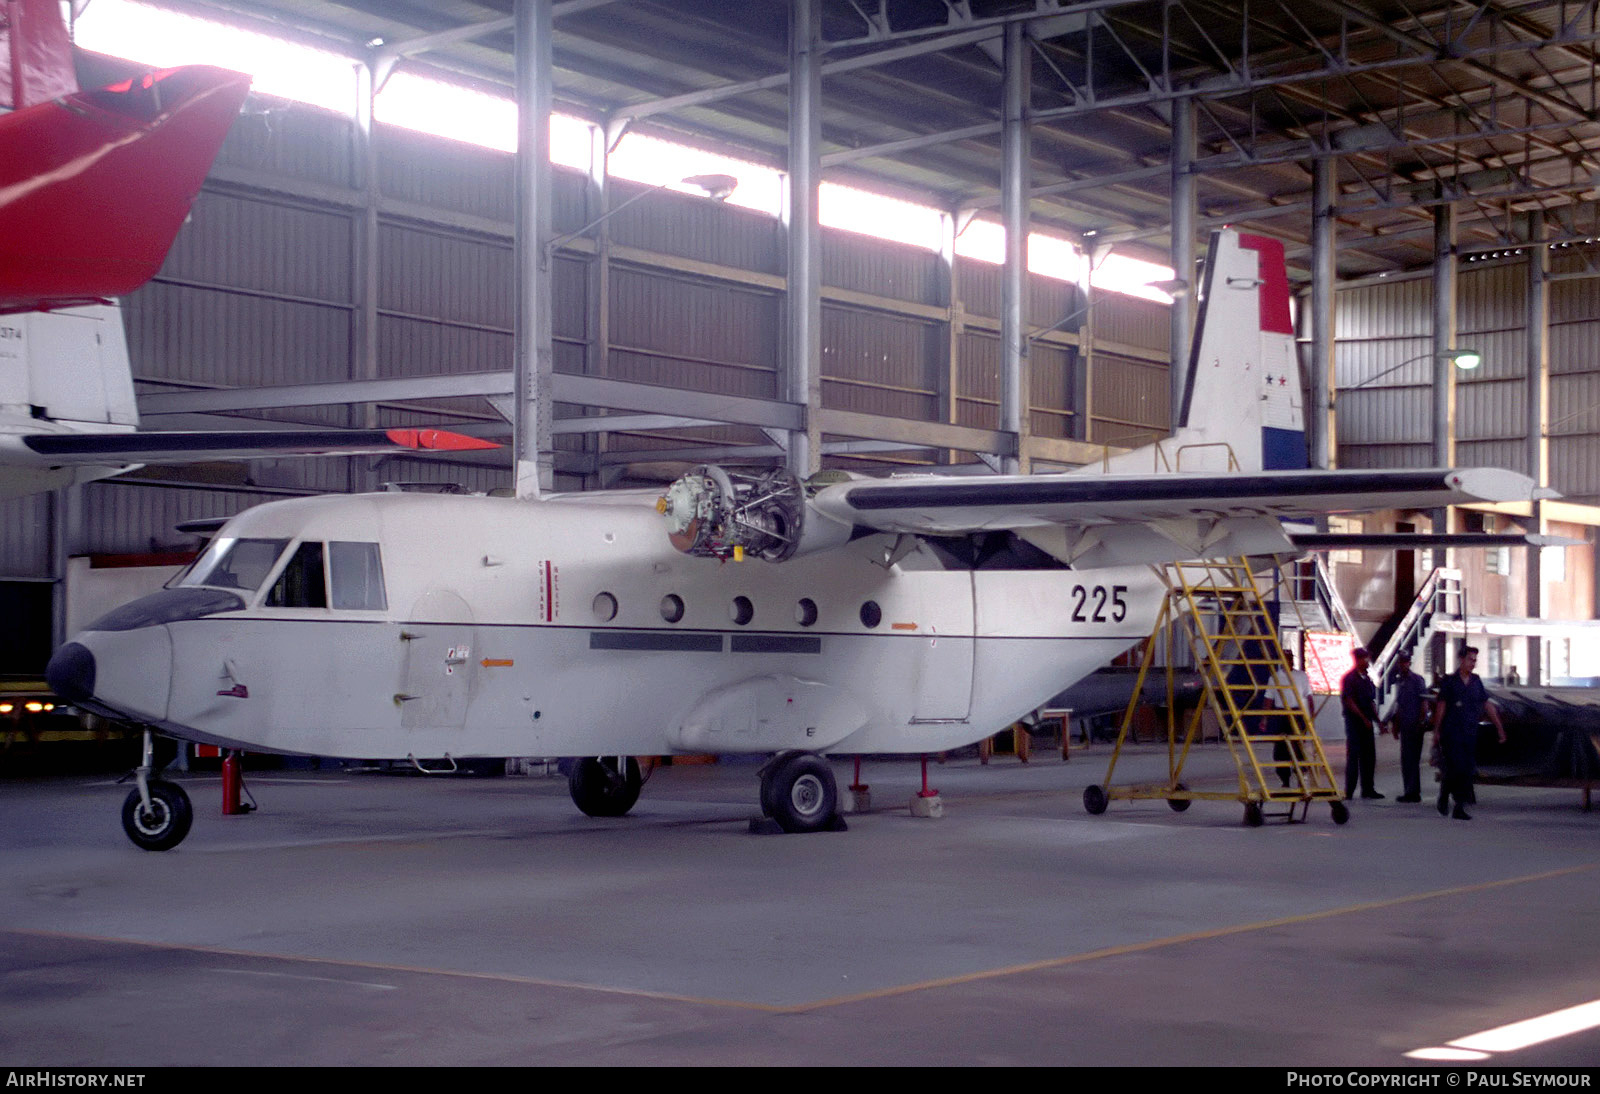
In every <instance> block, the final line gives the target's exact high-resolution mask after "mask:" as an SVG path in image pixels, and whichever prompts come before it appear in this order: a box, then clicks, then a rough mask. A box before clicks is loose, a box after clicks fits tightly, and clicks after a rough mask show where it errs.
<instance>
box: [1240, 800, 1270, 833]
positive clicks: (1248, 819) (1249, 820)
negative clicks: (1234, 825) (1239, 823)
mask: <svg viewBox="0 0 1600 1094" xmlns="http://www.w3.org/2000/svg"><path fill="white" fill-rule="evenodd" d="M1265 819H1266V818H1264V817H1263V816H1262V815H1261V805H1260V803H1258V802H1245V803H1244V823H1245V824H1246V825H1248V826H1249V827H1251V828H1260V827H1261V822H1262V821H1263V820H1265Z"/></svg>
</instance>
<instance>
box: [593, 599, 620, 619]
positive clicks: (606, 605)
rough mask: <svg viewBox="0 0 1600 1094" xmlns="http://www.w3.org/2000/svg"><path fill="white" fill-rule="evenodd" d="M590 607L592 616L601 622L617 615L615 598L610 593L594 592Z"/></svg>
mask: <svg viewBox="0 0 1600 1094" xmlns="http://www.w3.org/2000/svg"><path fill="white" fill-rule="evenodd" d="M592 607H593V608H594V617H595V618H596V619H598V620H599V621H600V622H602V623H609V622H611V621H612V620H613V619H615V618H616V617H617V598H616V597H614V596H612V595H611V594H610V593H596V594H595V598H594V604H593V605H592Z"/></svg>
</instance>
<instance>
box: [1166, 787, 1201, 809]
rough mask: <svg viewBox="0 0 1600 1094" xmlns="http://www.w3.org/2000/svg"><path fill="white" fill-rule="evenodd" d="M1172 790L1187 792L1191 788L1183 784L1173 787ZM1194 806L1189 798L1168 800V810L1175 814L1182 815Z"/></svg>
mask: <svg viewBox="0 0 1600 1094" xmlns="http://www.w3.org/2000/svg"><path fill="white" fill-rule="evenodd" d="M1172 789H1173V790H1175V791H1186V790H1188V789H1189V788H1188V787H1187V786H1184V785H1183V784H1182V783H1177V784H1175V785H1174V786H1173V788H1172ZM1193 804H1194V803H1193V802H1192V801H1190V800H1189V799H1188V798H1168V799H1167V808H1168V809H1170V810H1172V811H1173V812H1174V813H1182V812H1183V811H1184V810H1185V809H1188V808H1189V806H1191V805H1193Z"/></svg>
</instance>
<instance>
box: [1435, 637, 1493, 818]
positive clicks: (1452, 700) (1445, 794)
mask: <svg viewBox="0 0 1600 1094" xmlns="http://www.w3.org/2000/svg"><path fill="white" fill-rule="evenodd" d="M1477 665H1478V648H1477V647H1476V646H1462V647H1461V663H1460V665H1458V666H1457V667H1456V671H1455V672H1452V673H1451V674H1450V675H1449V676H1446V677H1445V678H1444V679H1443V680H1441V681H1440V682H1439V697H1438V698H1437V699H1436V700H1434V704H1433V729H1434V732H1435V733H1436V734H1438V736H1437V737H1436V738H1435V739H1436V740H1437V741H1438V742H1439V766H1440V774H1441V775H1442V776H1443V781H1442V783H1441V785H1440V787H1439V815H1440V816H1441V817H1442V816H1444V815H1445V814H1446V813H1448V814H1449V815H1450V816H1452V817H1454V818H1455V819H1456V820H1471V819H1472V814H1470V813H1468V812H1467V811H1466V809H1465V808H1463V807H1464V806H1465V805H1466V804H1467V802H1469V801H1472V800H1473V799H1472V782H1473V779H1475V778H1476V777H1477V774H1478V723H1479V722H1481V721H1483V716H1484V715H1485V714H1487V715H1488V716H1489V721H1491V722H1493V723H1494V728H1495V732H1496V733H1498V734H1499V735H1500V743H1501V744H1505V741H1506V727H1505V726H1503V725H1501V724H1500V711H1499V709H1498V708H1496V707H1495V705H1494V703H1493V702H1492V701H1491V700H1490V699H1489V693H1488V691H1487V690H1485V689H1484V686H1483V681H1482V680H1481V679H1479V678H1478V674H1477V673H1475V672H1473V671H1472V670H1473V669H1474V668H1476V667H1477ZM1452 796H1453V797H1454V798H1455V799H1456V807H1455V810H1454V812H1451V810H1450V799H1451V797H1452Z"/></svg>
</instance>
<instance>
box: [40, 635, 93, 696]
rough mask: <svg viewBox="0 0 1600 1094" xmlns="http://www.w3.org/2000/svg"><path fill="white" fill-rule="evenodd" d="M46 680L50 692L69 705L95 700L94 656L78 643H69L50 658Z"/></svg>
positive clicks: (45, 671)
mask: <svg viewBox="0 0 1600 1094" xmlns="http://www.w3.org/2000/svg"><path fill="white" fill-rule="evenodd" d="M44 678H45V680H46V681H47V682H48V683H49V684H50V690H51V691H53V692H55V693H56V694H57V695H59V696H61V698H63V699H65V700H66V701H67V702H69V703H86V702H88V701H89V700H90V699H93V698H94V654H92V653H90V652H89V650H88V648H87V647H85V646H80V645H79V644H78V643H76V642H68V643H67V644H66V645H64V646H62V647H61V648H60V649H59V650H56V652H55V654H54V655H53V656H52V657H51V658H50V663H49V664H48V665H46V666H45V670H44Z"/></svg>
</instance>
